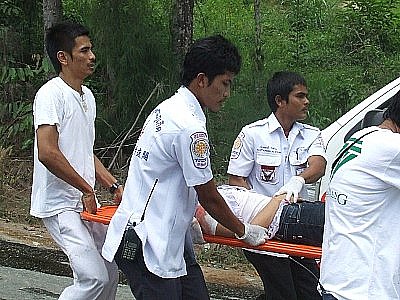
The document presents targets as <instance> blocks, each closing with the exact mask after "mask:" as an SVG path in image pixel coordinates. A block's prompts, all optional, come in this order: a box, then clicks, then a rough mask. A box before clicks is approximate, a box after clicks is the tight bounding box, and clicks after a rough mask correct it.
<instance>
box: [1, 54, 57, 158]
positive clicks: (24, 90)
mask: <svg viewBox="0 0 400 300" xmlns="http://www.w3.org/2000/svg"><path fill="white" fill-rule="evenodd" d="M50 70H51V68H50V65H49V63H48V62H47V61H43V63H42V64H41V65H40V66H39V67H38V68H32V67H31V66H29V65H28V66H25V67H18V68H14V67H7V66H3V67H2V68H1V70H0V96H1V102H0V120H1V122H0V124H1V125H0V147H3V148H5V147H10V146H13V147H15V148H16V151H19V152H20V153H22V152H25V151H28V150H30V149H31V147H32V145H33V137H34V134H33V117H32V102H33V95H34V93H35V92H36V90H37V89H38V88H39V87H40V85H41V84H42V83H43V81H44V80H45V78H46V77H47V75H48V74H49V72H50ZM31 97H32V98H31Z"/></svg>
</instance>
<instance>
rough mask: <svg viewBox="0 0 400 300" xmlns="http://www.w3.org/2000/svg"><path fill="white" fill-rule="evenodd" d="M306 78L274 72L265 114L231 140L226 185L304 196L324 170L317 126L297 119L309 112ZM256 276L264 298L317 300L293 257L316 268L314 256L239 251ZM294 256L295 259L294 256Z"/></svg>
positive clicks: (310, 277)
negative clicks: (263, 117) (289, 257)
mask: <svg viewBox="0 0 400 300" xmlns="http://www.w3.org/2000/svg"><path fill="white" fill-rule="evenodd" d="M307 96H308V89H307V84H306V81H305V79H304V78H303V77H302V76H301V75H299V74H296V73H293V72H276V73H275V74H274V75H273V77H272V78H271V79H270V80H269V81H268V84H267V98H268V104H269V107H270V109H271V111H272V113H271V115H270V116H269V117H268V118H265V119H262V120H259V121H256V122H254V123H252V124H249V125H247V126H245V127H244V128H243V129H242V130H241V132H240V133H239V135H238V137H237V139H236V140H235V142H234V144H233V147H232V152H231V157H230V161H229V166H228V174H229V184H231V185H237V186H243V187H245V188H248V189H253V190H255V191H256V192H257V193H260V194H263V195H267V196H270V195H274V194H282V193H287V195H286V197H287V199H289V198H290V197H291V196H293V197H294V200H295V201H296V199H297V198H298V197H299V196H300V197H302V198H305V199H308V195H307V191H306V188H305V183H313V182H315V181H317V180H318V179H319V178H321V177H322V176H323V175H324V173H325V166H326V159H325V149H324V146H323V142H322V138H321V132H320V130H319V129H318V128H315V127H312V126H310V125H307V124H303V123H299V122H298V121H299V120H304V119H306V118H307V116H308V107H309V104H310V102H309V100H308V97H307ZM244 253H245V256H246V258H247V259H248V260H249V261H250V262H251V263H252V265H253V266H254V267H255V268H256V270H257V272H258V274H259V275H260V277H261V279H262V281H263V285H264V291H265V294H266V299H274V300H277V299H278V300H279V299H281V300H300V299H307V300H312V299H320V298H321V296H320V295H319V293H318V291H317V288H316V287H317V282H316V280H315V278H314V276H313V275H311V274H310V273H309V272H308V271H307V270H306V269H304V268H302V267H301V266H300V265H299V264H298V263H297V262H300V263H301V264H302V265H305V266H306V267H307V268H308V269H311V270H312V272H313V273H314V274H315V276H318V275H319V274H318V273H319V270H318V267H317V265H316V262H315V261H314V260H310V259H299V258H292V259H290V260H289V259H288V258H287V256H284V255H279V256H278V255H276V254H274V255H272V253H271V255H269V254H268V255H267V253H266V252H259V251H258V252H256V251H247V250H245V251H244ZM294 260H297V261H294Z"/></svg>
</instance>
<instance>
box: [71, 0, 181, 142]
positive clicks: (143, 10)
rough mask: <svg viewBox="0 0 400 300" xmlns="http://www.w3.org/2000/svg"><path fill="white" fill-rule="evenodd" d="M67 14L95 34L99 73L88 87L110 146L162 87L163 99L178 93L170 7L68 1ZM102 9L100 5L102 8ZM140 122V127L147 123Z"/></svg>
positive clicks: (161, 3)
mask: <svg viewBox="0 0 400 300" xmlns="http://www.w3.org/2000/svg"><path fill="white" fill-rule="evenodd" d="M64 4H65V5H64V10H65V13H66V14H67V15H73V17H74V19H78V20H79V19H83V20H84V21H85V22H84V23H85V25H86V26H88V27H89V28H90V29H91V36H92V39H93V43H94V45H95V49H94V52H95V54H96V60H97V68H96V72H95V74H94V76H92V77H91V78H90V80H89V81H88V82H87V84H88V85H89V86H90V87H91V88H92V89H93V90H94V92H95V94H96V99H97V105H98V123H97V128H98V129H97V132H98V140H101V141H102V143H110V142H112V141H113V140H114V139H115V138H116V137H117V136H118V135H119V134H120V133H121V132H125V131H126V130H127V129H128V128H129V127H130V126H131V125H132V123H133V121H134V120H135V117H136V115H137V114H138V112H139V111H140V109H141V106H142V105H143V103H144V102H145V100H146V99H147V97H148V96H149V94H150V92H151V91H152V89H153V88H154V87H155V85H156V84H157V83H159V82H161V83H163V85H164V86H165V89H164V90H165V94H162V95H158V97H157V98H155V99H153V100H152V101H151V103H150V104H149V105H148V107H146V109H145V112H146V113H148V112H149V110H151V109H153V108H154V106H155V105H156V103H157V102H158V101H160V100H162V99H163V98H164V97H166V95H169V94H170V93H171V92H172V90H173V89H175V88H176V87H177V74H175V71H174V70H175V66H174V65H173V56H172V49H171V38H170V34H169V14H168V12H169V4H170V2H169V1H154V0H148V1H134V0H118V1H90V0H86V1H81V2H80V3H79V5H76V2H75V1H64ZM99 4H100V5H99ZM146 113H145V114H144V116H143V117H142V120H141V121H140V122H139V124H140V125H141V124H142V123H143V121H144V117H145V115H146Z"/></svg>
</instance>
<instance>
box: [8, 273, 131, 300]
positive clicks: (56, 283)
mask: <svg viewBox="0 0 400 300" xmlns="http://www.w3.org/2000/svg"><path fill="white" fill-rule="evenodd" d="M71 283H72V278H70V277H65V276H56V275H50V274H45V273H40V272H36V271H30V270H24V269H14V268H10V267H1V266H0V299H1V300H54V299H58V297H59V296H60V293H61V291H62V290H63V289H64V288H65V287H66V286H68V285H70V284H71ZM117 299H118V300H125V299H133V297H132V294H131V291H130V290H129V287H128V286H126V285H119V286H118V291H117Z"/></svg>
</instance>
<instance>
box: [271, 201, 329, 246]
mask: <svg viewBox="0 0 400 300" xmlns="http://www.w3.org/2000/svg"><path fill="white" fill-rule="evenodd" d="M324 222H325V203H324V202H321V201H315V202H299V203H291V204H288V205H285V206H284V207H283V210H282V214H281V218H280V221H279V230H278V232H277V233H276V234H275V239H277V240H280V241H283V242H288V243H295V244H304V245H312V246H321V245H322V236H323V232H324Z"/></svg>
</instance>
